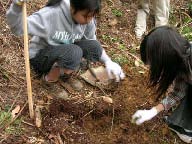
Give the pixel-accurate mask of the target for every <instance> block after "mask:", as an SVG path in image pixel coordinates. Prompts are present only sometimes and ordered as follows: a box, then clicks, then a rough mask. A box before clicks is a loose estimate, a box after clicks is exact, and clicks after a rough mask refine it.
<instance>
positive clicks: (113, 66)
mask: <svg viewBox="0 0 192 144" xmlns="http://www.w3.org/2000/svg"><path fill="white" fill-rule="evenodd" d="M105 66H106V70H107V73H108V75H109V78H111V79H112V78H113V77H114V76H115V79H116V82H119V81H120V80H121V79H124V78H125V74H124V72H123V70H122V69H121V67H120V65H119V64H117V63H115V62H113V61H111V60H108V61H106V62H105Z"/></svg>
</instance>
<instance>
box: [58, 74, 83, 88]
mask: <svg viewBox="0 0 192 144" xmlns="http://www.w3.org/2000/svg"><path fill="white" fill-rule="evenodd" d="M61 79H62V80H63V81H64V82H66V83H68V84H69V85H70V86H71V87H72V88H73V89H74V90H75V91H80V90H81V89H82V88H83V84H82V83H81V82H80V81H79V80H78V79H76V77H73V76H72V75H71V74H70V75H66V74H65V75H63V76H61Z"/></svg>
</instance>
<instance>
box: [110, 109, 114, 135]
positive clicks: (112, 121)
mask: <svg viewBox="0 0 192 144" xmlns="http://www.w3.org/2000/svg"><path fill="white" fill-rule="evenodd" d="M114 117H115V109H114V106H113V117H112V120H111V130H110V134H111V133H112V131H113V123H114Z"/></svg>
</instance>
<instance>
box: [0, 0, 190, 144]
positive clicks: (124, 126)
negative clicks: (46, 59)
mask: <svg viewBox="0 0 192 144" xmlns="http://www.w3.org/2000/svg"><path fill="white" fill-rule="evenodd" d="M189 2H191V1H190V0H172V1H171V12H170V24H171V25H172V26H175V27H177V28H178V30H179V31H180V32H181V33H182V34H183V35H184V36H186V37H187V38H188V39H190V40H192V39H191V38H192V35H191V33H192V29H191V23H192V20H191V18H190V16H189V15H190V13H189V6H191V9H192V5H189ZM10 3H11V1H10V0H9V1H7V0H0V22H1V25H0V44H1V45H0V143H2V144H24V143H33V144H54V143H55V144H62V143H63V144H182V143H183V142H182V141H181V140H180V139H179V138H178V137H177V135H176V134H175V133H173V132H171V131H170V130H169V129H168V127H167V125H166V124H165V123H164V121H163V117H164V115H167V114H168V113H163V114H160V115H159V116H157V117H156V118H154V119H153V120H151V121H149V122H145V123H144V124H142V125H140V126H137V125H135V124H132V123H131V116H132V115H133V114H134V112H135V111H136V110H138V109H148V108H150V107H152V106H153V105H155V104H157V102H158V101H155V94H154V93H153V91H152V90H150V89H148V88H147V81H148V80H147V79H148V71H147V69H145V67H144V66H143V64H142V63H141V62H140V56H139V44H140V41H138V40H137V39H136V38H135V35H134V26H135V19H136V11H137V3H138V2H137V1H134V0H131V1H129V0H121V1H120V0H105V1H103V2H102V11H101V15H100V16H99V17H98V18H97V21H98V29H97V36H98V40H100V42H101V44H102V46H103V47H104V48H105V50H106V51H107V53H108V54H109V55H110V56H111V57H112V59H113V60H114V61H116V62H118V63H119V64H120V65H121V66H122V68H123V70H124V72H125V73H126V78H125V80H123V81H121V82H120V84H119V85H118V86H117V87H116V88H114V89H111V90H107V91H104V92H103V91H101V90H100V89H99V88H96V87H93V86H91V85H89V84H87V83H86V82H85V81H83V80H81V81H82V82H83V84H84V88H83V90H82V91H80V92H75V93H71V92H70V91H69V94H70V98H69V99H67V100H63V99H59V98H57V97H56V96H54V92H52V90H51V88H50V87H47V86H45V85H44V84H42V82H41V80H39V79H37V78H36V75H35V74H34V72H31V78H32V91H33V102H34V108H40V111H41V117H42V125H41V127H39V128H37V126H36V125H35V122H34V120H32V119H30V116H29V110H28V104H27V92H26V79H25V62H24V48H23V37H16V36H14V35H13V34H12V32H11V31H10V29H9V27H8V25H7V23H6V19H5V13H6V11H7V9H8V8H9V6H10ZM44 4H45V2H42V1H39V0H34V1H33V3H29V4H28V5H27V6H28V7H27V9H28V11H29V14H30V13H32V12H34V11H36V10H38V9H40V8H41V7H43V6H44ZM152 17H153V16H152V14H151V15H150V16H149V18H148V21H147V22H148V27H147V29H148V30H150V29H152V28H153V27H154V20H153V18H152ZM55 85H56V87H57V88H59V89H62V88H63V87H62V86H61V85H60V83H56V84H55ZM104 95H107V96H110V97H111V98H112V99H113V104H108V103H106V102H104V101H102V99H101V96H104Z"/></svg>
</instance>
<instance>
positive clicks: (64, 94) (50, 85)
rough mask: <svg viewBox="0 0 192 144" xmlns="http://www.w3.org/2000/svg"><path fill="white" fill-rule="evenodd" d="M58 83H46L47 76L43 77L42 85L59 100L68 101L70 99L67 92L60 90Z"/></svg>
mask: <svg viewBox="0 0 192 144" xmlns="http://www.w3.org/2000/svg"><path fill="white" fill-rule="evenodd" d="M56 82H57V81H46V79H45V76H44V75H43V76H42V83H43V84H44V86H45V88H46V89H47V90H48V91H49V92H51V93H52V94H53V95H54V96H55V97H57V98H61V99H63V100H67V99H68V98H69V95H68V93H67V91H65V90H64V89H62V88H59V87H58V85H57V84H56Z"/></svg>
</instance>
